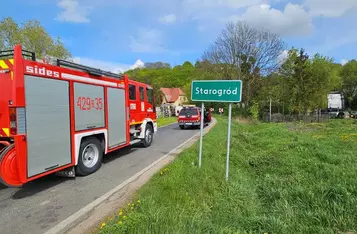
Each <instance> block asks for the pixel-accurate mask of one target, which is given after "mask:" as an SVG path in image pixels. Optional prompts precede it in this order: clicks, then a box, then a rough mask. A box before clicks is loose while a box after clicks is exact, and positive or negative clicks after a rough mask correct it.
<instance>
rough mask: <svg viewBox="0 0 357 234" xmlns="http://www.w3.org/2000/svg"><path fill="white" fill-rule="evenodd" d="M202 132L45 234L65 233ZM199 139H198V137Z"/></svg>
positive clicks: (215, 121) (210, 127) (205, 132)
mask: <svg viewBox="0 0 357 234" xmlns="http://www.w3.org/2000/svg"><path fill="white" fill-rule="evenodd" d="M213 119H214V123H213V124H212V125H211V124H210V125H209V126H208V127H209V128H208V129H205V130H206V131H204V133H203V135H205V134H207V133H208V132H209V131H210V130H211V129H212V128H213V127H214V126H215V125H216V123H217V120H216V119H215V118H213ZM199 135H200V132H198V133H196V134H195V135H193V136H192V137H190V138H189V139H187V140H186V141H184V142H183V143H182V144H180V145H179V146H177V147H175V148H174V149H172V150H170V151H169V152H168V153H167V154H165V155H164V156H162V157H161V158H159V159H157V160H156V161H154V162H153V163H151V164H150V165H148V166H147V167H145V168H144V169H142V170H141V171H139V172H137V173H135V174H134V175H133V176H131V177H130V178H129V179H127V180H125V181H124V182H122V183H121V184H119V185H118V186H116V187H115V188H113V189H112V190H110V191H109V192H107V193H105V194H103V195H102V196H100V197H99V198H97V199H96V200H94V201H93V202H91V203H89V204H88V205H86V206H84V207H83V208H81V209H80V210H78V211H77V212H75V213H74V214H72V215H71V216H69V217H68V218H66V219H65V220H63V221H62V222H60V223H58V224H57V225H55V226H54V227H53V228H51V229H50V230H48V231H46V232H44V234H57V233H64V232H66V231H68V230H70V229H71V228H72V227H73V226H74V224H75V222H77V221H78V220H79V219H81V218H82V217H84V216H85V215H86V214H88V213H89V212H91V211H92V210H93V209H95V208H96V207H97V206H99V205H100V204H102V203H103V202H104V201H106V200H107V199H108V198H110V197H111V196H112V195H114V194H115V193H116V192H118V191H120V190H121V189H123V188H124V187H126V186H127V185H129V184H130V183H132V182H134V181H135V180H137V179H138V178H139V177H140V176H141V175H143V174H144V173H146V172H147V171H149V170H150V169H151V168H153V167H154V166H156V165H157V164H159V163H160V162H161V161H163V160H165V159H166V158H168V157H170V156H172V155H171V154H172V153H173V152H175V151H177V150H179V149H180V148H182V147H183V146H184V145H186V144H187V143H188V142H190V141H191V140H193V139H194V138H195V137H197V136H199ZM197 140H198V139H197ZM182 151H183V150H181V151H179V152H176V153H177V154H179V153H181V152H182Z"/></svg>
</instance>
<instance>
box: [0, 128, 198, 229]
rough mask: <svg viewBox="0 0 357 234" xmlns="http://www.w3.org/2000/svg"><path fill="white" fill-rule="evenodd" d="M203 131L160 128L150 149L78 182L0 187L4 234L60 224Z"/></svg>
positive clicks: (126, 153)
mask: <svg viewBox="0 0 357 234" xmlns="http://www.w3.org/2000/svg"><path fill="white" fill-rule="evenodd" d="M198 131H199V130H189V129H187V130H180V129H179V128H178V126H177V125H176V124H174V125H170V126H166V127H163V128H160V129H159V131H158V133H157V135H156V136H155V138H154V142H153V144H152V145H151V147H149V148H146V149H144V148H139V147H132V148H127V149H122V150H119V151H118V152H114V153H111V154H109V155H106V156H105V157H104V159H103V165H102V167H101V168H100V170H99V171H97V172H96V173H94V174H92V175H90V176H86V177H77V178H62V177H57V176H47V177H45V178H41V179H39V180H36V181H34V182H32V183H29V184H27V185H25V186H24V187H23V188H20V189H18V188H16V189H15V188H7V187H4V186H2V185H0V233H1V234H7V233H11V234H15V233H16V234H17V233H21V234H22V233H28V234H32V233H34V234H39V233H43V232H45V231H47V230H49V229H50V228H52V227H53V226H55V225H56V224H58V223H60V222H61V221H63V220H64V219H66V218H67V217H69V216H70V215H72V214H73V213H75V212H76V211H78V210H79V209H81V208H82V207H84V206H86V205H87V204H89V203H91V202H92V201H94V200H95V199H97V198H98V197H100V196H101V195H103V194H105V193H107V192H108V191H110V190H111V189H112V188H114V187H116V186H117V185H119V184H121V183H122V182H124V181H125V180H127V179H128V178H130V177H131V176H132V175H134V174H135V173H137V172H139V171H140V170H142V169H144V168H145V167H146V166H148V165H150V164H151V163H152V162H154V161H155V160H157V159H159V158H160V157H161V156H163V155H165V154H167V153H168V152H169V151H171V150H172V149H174V148H175V147H177V146H179V145H180V144H182V143H183V142H184V141H186V140H187V139H189V138H190V137H192V136H193V135H194V134H196V133H197V132H198Z"/></svg>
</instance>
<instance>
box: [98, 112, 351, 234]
mask: <svg viewBox="0 0 357 234" xmlns="http://www.w3.org/2000/svg"><path fill="white" fill-rule="evenodd" d="M226 126H227V121H226V120H225V119H222V118H219V119H218V123H217V126H216V127H214V128H213V130H212V131H211V132H210V133H209V134H208V135H207V136H205V137H204V146H203V149H204V151H203V160H202V168H200V169H199V168H198V167H197V166H196V164H197V155H198V151H197V149H198V143H197V144H196V145H194V146H193V147H191V148H190V149H188V150H186V151H184V152H183V153H182V154H181V155H180V157H179V158H178V159H177V160H175V161H174V162H173V163H172V164H171V165H170V166H169V167H168V168H166V169H163V170H162V171H161V172H160V173H158V174H156V175H155V176H154V177H153V178H152V179H151V180H150V181H149V182H148V183H147V184H146V185H144V186H143V187H142V188H141V189H140V190H139V191H138V193H137V194H136V195H135V199H134V200H133V201H134V202H133V204H134V205H130V206H128V207H126V208H124V209H123V213H122V214H121V215H118V216H117V217H114V218H113V219H112V220H111V221H105V222H106V224H105V226H104V227H102V228H101V229H99V230H98V232H99V233H185V234H186V233H264V232H267V233H284V234H285V233H324V234H325V233H340V232H341V233H343V232H347V231H356V230H357V182H356V178H357V170H356V165H357V156H356V155H357V134H356V133H357V131H356V130H357V124H355V122H354V121H340V120H336V121H330V122H329V123H327V124H299V123H288V124H263V123H257V124H239V123H236V122H233V124H232V138H231V144H232V145H231V160H230V180H229V183H228V184H227V183H226V182H225V156H226V155H225V153H226V150H225V147H226V132H227V127H226ZM137 200H140V203H138V202H136V201H137ZM131 207H132V208H131ZM123 216H125V218H123ZM103 225H104V224H103Z"/></svg>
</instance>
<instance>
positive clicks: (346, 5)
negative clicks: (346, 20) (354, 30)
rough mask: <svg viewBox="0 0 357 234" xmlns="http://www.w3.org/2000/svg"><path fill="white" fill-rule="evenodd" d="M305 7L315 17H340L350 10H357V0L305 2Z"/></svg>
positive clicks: (311, 0) (307, 0)
mask: <svg viewBox="0 0 357 234" xmlns="http://www.w3.org/2000/svg"><path fill="white" fill-rule="evenodd" d="M304 5H305V6H306V7H307V8H309V9H310V14H311V15H313V16H325V17H340V16H342V15H343V14H344V13H346V12H347V11H348V10H351V9H353V8H355V9H357V1H356V0H305V3H304Z"/></svg>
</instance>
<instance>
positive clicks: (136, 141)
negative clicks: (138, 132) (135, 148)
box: [130, 139, 141, 145]
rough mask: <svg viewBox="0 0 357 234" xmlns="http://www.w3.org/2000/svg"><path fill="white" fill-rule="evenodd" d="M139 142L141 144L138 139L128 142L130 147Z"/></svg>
mask: <svg viewBox="0 0 357 234" xmlns="http://www.w3.org/2000/svg"><path fill="white" fill-rule="evenodd" d="M140 142H141V140H140V139H135V140H132V141H130V145H135V144H137V143H140Z"/></svg>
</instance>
